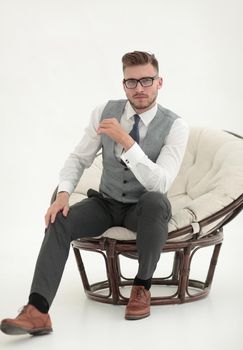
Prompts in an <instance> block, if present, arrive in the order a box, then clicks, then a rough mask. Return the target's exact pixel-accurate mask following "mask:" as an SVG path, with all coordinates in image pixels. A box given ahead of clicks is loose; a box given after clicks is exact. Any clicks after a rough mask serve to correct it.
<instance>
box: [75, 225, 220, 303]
mask: <svg viewBox="0 0 243 350" xmlns="http://www.w3.org/2000/svg"><path fill="white" fill-rule="evenodd" d="M222 241H223V229H222V228H221V229H219V230H216V231H215V232H213V233H211V234H210V235H208V236H206V237H203V238H195V239H192V240H190V241H186V242H167V243H166V245H165V246H164V247H163V251H162V253H168V252H169V253H172V254H173V266H172V272H171V274H170V275H169V276H168V277H161V278H159V277H157V278H153V279H152V288H151V294H152V297H151V305H164V304H180V303H185V302H191V301H196V300H199V299H201V298H203V297H206V296H207V295H208V293H209V291H210V287H211V284H212V280H213V276H214V271H215V267H216V264H217V260H218V255H219V252H220V248H221V245H222ZM72 246H73V250H74V254H75V257H76V261H77V264H78V269H79V272H80V276H81V279H82V282H83V286H84V290H85V292H86V294H87V296H88V297H89V298H91V299H94V300H96V301H99V302H103V303H110V304H123V305H124V304H127V302H128V297H126V296H125V295H124V294H123V293H122V292H123V290H124V289H125V288H126V286H130V285H132V283H133V279H129V278H126V277H124V276H123V275H122V273H121V266H120V260H121V259H120V256H121V255H125V256H126V257H131V258H134V256H135V255H136V242H135V241H118V240H115V239H111V238H100V239H79V240H75V241H73V242H72ZM209 246H213V251H212V255H211V260H210V261H209V269H208V271H207V277H206V279H205V281H199V280H194V279H190V269H191V266H192V263H193V257H194V256H195V254H196V253H197V252H198V250H199V249H202V248H205V247H209ZM82 250H86V251H93V252H97V253H99V254H101V255H102V256H103V258H104V263H105V266H106V273H107V280H105V281H100V282H97V283H93V284H90V283H89V280H88V277H87V274H86V270H85V266H84V263H83V259H82V257H81V251H82ZM155 285H156V286H162V287H163V286H164V288H163V289H166V287H165V286H167V287H170V288H168V289H170V290H171V289H173V291H174V292H173V293H172V294H171V292H170V294H169V295H165V294H164V290H163V293H161V295H156V296H153V286H155ZM158 289H159V288H158ZM104 291H107V293H106V294H105V295H104Z"/></svg>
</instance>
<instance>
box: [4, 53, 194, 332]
mask: <svg viewBox="0 0 243 350" xmlns="http://www.w3.org/2000/svg"><path fill="white" fill-rule="evenodd" d="M122 62H123V72H124V80H123V88H124V90H125V93H126V97H127V100H118V101H109V102H108V103H106V104H105V105H103V106H99V107H97V108H96V109H95V110H94V111H93V113H92V116H91V121H90V124H89V126H88V127H87V129H86V130H85V135H84V137H83V138H82V140H81V142H80V143H79V144H78V145H77V147H76V148H75V150H74V152H73V153H72V154H71V155H70V156H69V158H68V159H67V160H66V162H65V165H64V168H63V169H62V170H61V172H60V182H59V187H58V194H57V197H56V200H55V202H54V203H53V204H52V205H51V206H50V208H49V209H48V211H47V214H46V216H45V221H46V231H45V237H44V241H43V244H42V247H41V250H40V253H39V257H38V260H37V263H36V268H35V273H34V277H33V282H32V286H31V291H30V296H29V301H28V303H27V305H26V306H25V307H24V308H23V310H22V311H21V313H20V314H19V315H18V316H17V317H16V318H15V319H5V320H3V321H2V323H1V330H2V331H3V332H5V333H7V334H25V333H29V334H47V333H50V332H51V331H52V325H51V320H50V316H49V314H48V311H49V308H50V306H51V303H52V301H53V299H54V297H55V294H56V291H57V289H58V286H59V283H60V280H61V277H62V273H63V269H64V266H65V263H66V260H67V258H68V254H69V249H70V243H71V241H72V240H75V239H77V238H81V237H94V236H99V235H101V234H102V233H103V232H104V231H105V230H107V229H108V228H109V227H112V226H123V227H126V228H128V229H130V230H132V231H136V232H137V249H138V272H137V275H136V276H135V278H134V284H133V287H132V290H131V296H130V299H129V302H128V305H127V306H126V311H125V318H126V319H128V320H130V319H141V318H144V317H147V316H149V314H150V291H149V289H150V286H151V278H152V275H153V273H154V271H155V268H156V265H157V262H158V260H159V257H160V251H161V248H162V247H163V245H164V244H165V242H166V239H167V235H168V221H169V220H170V218H171V207H170V203H169V201H168V199H167V197H166V192H167V191H168V189H169V187H170V185H171V184H172V182H173V180H174V179H175V177H176V175H177V173H178V170H179V167H180V164H181V161H182V158H183V155H184V151H185V147H186V143H187V139H188V127H187V125H186V123H185V122H184V121H183V120H182V119H181V118H179V117H178V116H177V115H176V114H174V113H173V112H171V111H169V110H167V109H165V108H163V107H162V106H160V105H159V104H157V102H156V98H157V95H158V90H159V89H161V87H162V82H163V81H162V78H161V77H159V68H158V62H157V60H156V58H155V56H154V55H152V54H149V53H146V52H140V51H134V52H131V53H127V54H125V55H124V56H123V58H122ZM101 148H102V154H103V173H102V177H101V183H100V188H99V192H96V191H94V190H92V189H90V190H89V191H88V198H86V199H84V200H83V201H81V202H79V203H76V204H75V205H73V206H71V207H70V208H69V205H68V202H69V196H70V194H71V193H72V192H73V190H74V188H75V187H76V185H77V183H78V181H79V179H80V176H81V175H82V173H83V171H84V169H85V168H87V167H89V166H90V165H91V164H92V162H93V160H94V158H95V155H96V153H97V152H98V151H99V150H100V149H101Z"/></svg>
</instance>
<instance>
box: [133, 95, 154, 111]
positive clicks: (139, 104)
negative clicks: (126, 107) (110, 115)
mask: <svg viewBox="0 0 243 350" xmlns="http://www.w3.org/2000/svg"><path fill="white" fill-rule="evenodd" d="M157 95H158V94H156V95H155V96H153V97H151V98H150V99H148V100H145V101H142V100H141V101H139V100H138V101H137V100H136V99H135V98H134V99H131V98H128V101H129V102H130V104H131V106H132V107H133V108H134V109H135V110H141V109H142V110H149V109H150V108H152V107H153V106H154V104H155V101H156V99H157Z"/></svg>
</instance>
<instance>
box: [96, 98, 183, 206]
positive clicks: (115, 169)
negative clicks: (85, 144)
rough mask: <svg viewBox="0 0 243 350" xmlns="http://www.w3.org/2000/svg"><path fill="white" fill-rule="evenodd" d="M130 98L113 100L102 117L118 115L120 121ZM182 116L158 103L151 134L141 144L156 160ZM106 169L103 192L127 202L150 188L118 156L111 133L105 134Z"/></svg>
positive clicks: (102, 181) (116, 116) (154, 160)
mask: <svg viewBox="0 0 243 350" xmlns="http://www.w3.org/2000/svg"><path fill="white" fill-rule="evenodd" d="M126 103H127V100H117V101H109V102H108V103H107V105H106V106H105V109H104V111H103V113H102V116H101V120H103V119H106V118H114V117H115V118H116V119H117V120H118V121H119V122H120V119H121V116H122V114H123V112H124V108H125V105H126ZM177 118H178V116H177V115H176V114H174V113H173V112H171V111H169V110H167V109H165V108H163V107H162V106H160V105H158V110H157V113H156V115H155V117H154V119H153V120H152V121H151V122H150V124H149V127H148V131H147V134H146V136H145V139H144V140H143V142H141V143H140V147H141V148H142V150H143V151H144V153H145V154H146V155H147V156H148V158H149V159H151V160H152V161H153V162H156V160H157V158H158V156H159V154H160V151H161V148H162V147H163V146H164V142H165V139H166V136H167V135H168V134H169V131H170V128H171V126H172V124H173V123H174V121H175V120H176V119H177ZM101 143H102V155H103V172H102V176H101V182H100V188H99V190H100V192H101V193H102V194H103V195H104V196H108V197H111V198H113V199H115V200H117V201H119V202H123V203H136V202H137V201H138V199H139V198H140V196H141V195H142V194H143V193H144V192H146V189H145V188H144V186H142V185H141V183H140V182H139V181H138V180H137V179H136V177H135V176H134V175H133V173H132V171H131V170H129V169H128V168H127V167H126V166H125V165H123V164H122V163H121V162H120V160H119V159H117V158H116V156H115V142H114V141H113V140H112V139H111V138H110V137H108V136H107V135H104V134H102V135H101Z"/></svg>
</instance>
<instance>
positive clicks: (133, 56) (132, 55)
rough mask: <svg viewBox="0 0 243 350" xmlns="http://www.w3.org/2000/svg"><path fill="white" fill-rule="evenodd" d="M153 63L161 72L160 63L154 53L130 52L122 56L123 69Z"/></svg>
mask: <svg viewBox="0 0 243 350" xmlns="http://www.w3.org/2000/svg"><path fill="white" fill-rule="evenodd" d="M148 63H151V64H152V66H153V67H154V68H155V69H156V71H157V73H159V64H158V61H157V59H156V58H155V56H154V54H150V53H148V52H144V51H133V52H128V53H126V54H125V55H124V56H123V57H122V64H123V71H124V70H125V68H126V67H131V66H138V65H143V64H148Z"/></svg>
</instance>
